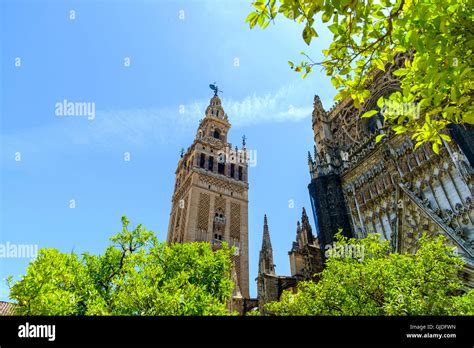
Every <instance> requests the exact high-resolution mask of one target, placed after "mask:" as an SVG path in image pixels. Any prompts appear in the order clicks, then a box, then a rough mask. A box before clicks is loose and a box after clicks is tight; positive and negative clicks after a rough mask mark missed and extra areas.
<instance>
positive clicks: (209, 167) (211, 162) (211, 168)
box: [207, 156, 214, 171]
mask: <svg viewBox="0 0 474 348" xmlns="http://www.w3.org/2000/svg"><path fill="white" fill-rule="evenodd" d="M207 168H208V169H209V170H210V171H213V170H214V157H212V156H209V165H208V167H207Z"/></svg>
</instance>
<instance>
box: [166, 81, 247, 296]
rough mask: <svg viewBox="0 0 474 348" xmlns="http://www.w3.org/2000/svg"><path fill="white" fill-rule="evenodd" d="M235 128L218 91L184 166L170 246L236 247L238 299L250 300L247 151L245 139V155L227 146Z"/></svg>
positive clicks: (179, 176)
mask: <svg viewBox="0 0 474 348" xmlns="http://www.w3.org/2000/svg"><path fill="white" fill-rule="evenodd" d="M230 127H231V124H230V122H229V120H228V116H227V114H226V113H225V112H224V109H223V108H222V105H221V100H220V98H219V97H218V95H217V90H216V91H215V94H214V96H213V97H212V99H211V101H210V104H209V106H208V107H207V109H206V111H205V116H204V118H203V119H202V120H200V123H199V127H198V130H197V133H196V137H195V139H194V142H193V143H192V145H191V146H190V147H189V148H188V149H187V150H186V151H182V154H181V158H180V160H179V162H178V166H177V169H176V173H175V174H176V178H175V188H174V193H173V196H172V207H171V213H170V219H169V225H168V236H167V243H169V244H171V243H187V242H201V241H206V242H209V243H210V244H211V245H212V247H213V248H214V249H217V248H219V247H220V246H221V244H222V243H223V242H227V244H228V245H229V246H234V247H235V253H234V255H233V264H234V268H233V275H232V276H233V280H234V283H235V284H236V288H235V289H234V297H240V298H244V299H248V298H249V272H248V164H247V160H246V159H247V149H246V146H245V138H243V143H242V148H241V149H238V148H237V147H235V148H232V144H230V143H228V142H227V135H228V132H229V129H230Z"/></svg>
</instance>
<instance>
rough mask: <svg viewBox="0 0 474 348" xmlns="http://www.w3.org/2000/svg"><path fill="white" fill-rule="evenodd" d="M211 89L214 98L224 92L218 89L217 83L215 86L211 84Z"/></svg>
mask: <svg viewBox="0 0 474 348" xmlns="http://www.w3.org/2000/svg"><path fill="white" fill-rule="evenodd" d="M209 88H210V89H212V90H213V91H214V97H217V93H219V92H221V93H222V92H223V91H222V90H220V89H219V87H217V83H216V82H214V83H213V84H210V85H209Z"/></svg>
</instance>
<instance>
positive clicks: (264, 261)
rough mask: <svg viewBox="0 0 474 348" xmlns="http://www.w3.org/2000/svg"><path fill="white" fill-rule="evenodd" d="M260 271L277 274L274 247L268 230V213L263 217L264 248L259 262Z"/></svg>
mask: <svg viewBox="0 0 474 348" xmlns="http://www.w3.org/2000/svg"><path fill="white" fill-rule="evenodd" d="M258 273H259V274H261V273H267V274H275V265H274V264H273V249H272V243H271V241H270V231H269V230H268V221H267V215H265V216H264V218H263V237H262V249H261V250H260V258H259V264H258Z"/></svg>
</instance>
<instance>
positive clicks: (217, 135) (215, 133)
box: [214, 129, 221, 139]
mask: <svg viewBox="0 0 474 348" xmlns="http://www.w3.org/2000/svg"><path fill="white" fill-rule="evenodd" d="M220 136H221V134H220V132H219V130H218V129H215V130H214V138H216V139H220Z"/></svg>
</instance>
